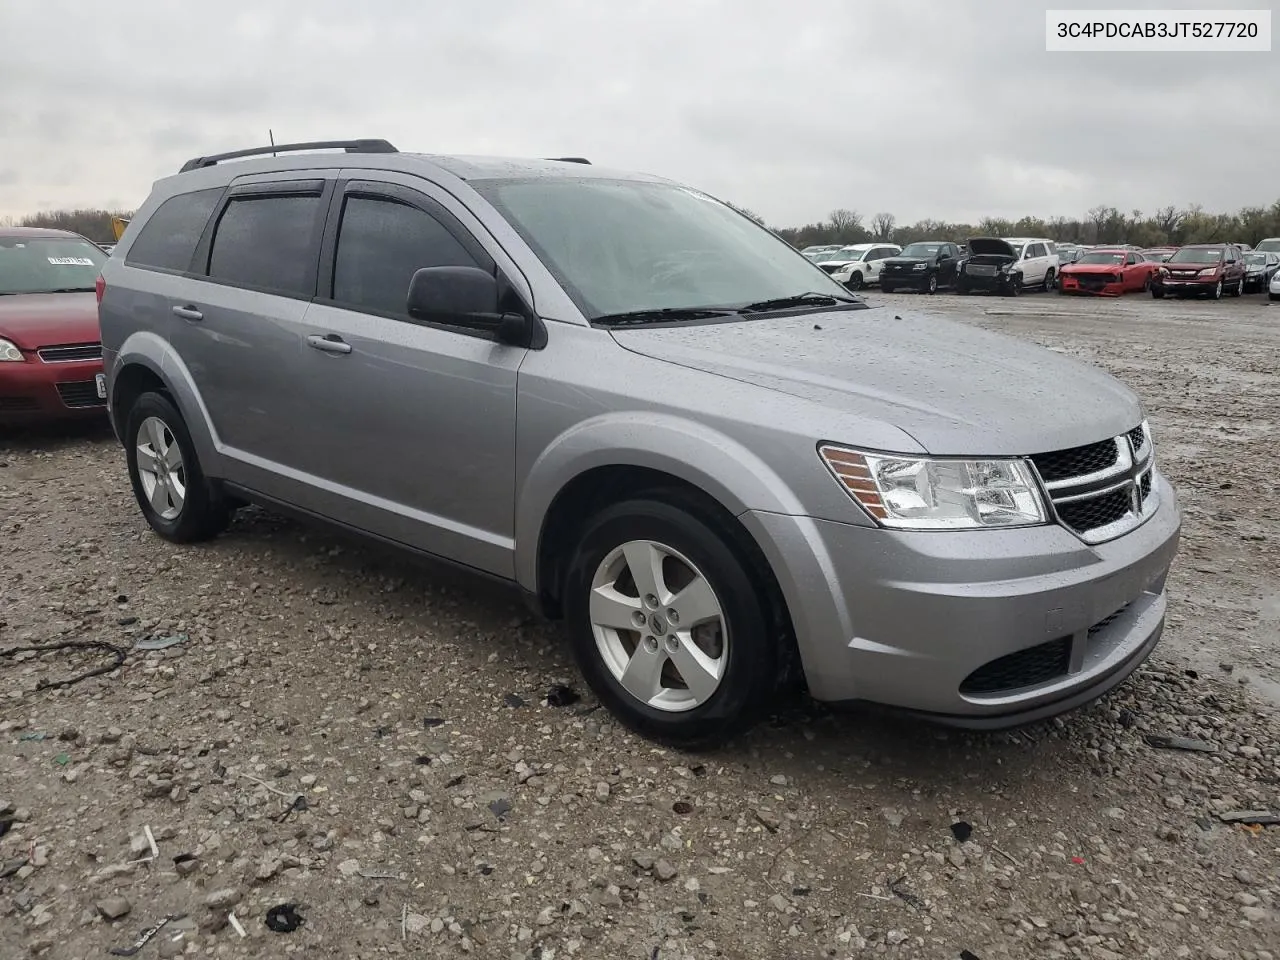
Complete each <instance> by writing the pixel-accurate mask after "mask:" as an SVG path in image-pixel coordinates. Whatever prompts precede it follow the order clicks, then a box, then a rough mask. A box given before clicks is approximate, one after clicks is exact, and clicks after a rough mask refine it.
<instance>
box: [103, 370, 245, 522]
mask: <svg viewBox="0 0 1280 960" xmlns="http://www.w3.org/2000/svg"><path fill="white" fill-rule="evenodd" d="M124 441H125V459H126V462H127V464H128V468H129V481H130V483H131V484H132V485H133V495H134V497H135V498H136V499H137V501H138V506H139V507H141V508H142V515H143V517H145V518H146V521H147V523H148V524H150V526H151V529H152V530H154V531H155V532H156V533H158V534H159V535H160V536H162V537H164V538H165V539H166V540H172V541H173V542H175V543H194V542H197V541H200V540H209V539H211V538H213V537H216V536H217V535H218V534H220V533H221V532H222V531H223V530H225V529H226V528H227V525H228V524H229V523H230V522H231V509H230V507H229V506H228V505H227V503H226V502H225V501H224V500H223V498H222V496H221V495H220V494H219V493H218V491H217V490H216V489H215V488H214V487H213V486H212V484H210V483H209V481H208V480H207V479H206V478H205V475H204V471H202V470H201V469H200V461H199V460H198V459H197V457H196V451H195V445H194V444H193V443H192V442H191V434H190V433H189V432H188V431H187V425H186V423H185V422H184V421H183V419H182V414H180V413H179V412H178V408H177V407H175V406H174V404H173V401H172V400H170V399H169V398H168V397H166V396H165V395H164V394H160V393H144V394H143V395H142V396H140V397H139V398H138V399H137V400H136V401H135V402H134V404H133V406H132V407H131V408H130V410H129V413H128V417H127V419H126V426H125V431H124Z"/></svg>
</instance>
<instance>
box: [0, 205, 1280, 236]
mask: <svg viewBox="0 0 1280 960" xmlns="http://www.w3.org/2000/svg"><path fill="white" fill-rule="evenodd" d="M730 206H733V208H734V209H735V210H737V211H739V212H740V213H742V214H744V215H745V216H748V217H750V218H751V219H753V220H755V221H756V222H758V223H761V224H764V222H765V221H764V218H762V217H761V216H760V215H759V214H757V213H754V212H753V211H751V210H749V209H747V208H745V207H739V206H736V205H734V204H730ZM132 215H133V212H132V211H129V210H96V209H80V210H50V211H47V212H45V213H36V214H31V215H30V216H26V217H19V218H14V217H7V218H0V225H5V226H23V227H50V228H54V229H58V230H70V231H71V232H73V233H78V234H81V235H82V236H85V237H88V238H89V239H90V240H93V241H94V242H96V243H110V242H112V241H113V240H115V234H114V232H113V231H112V229H111V218H112V217H124V218H125V219H128V218H129V217H131V216H132ZM771 229H772V230H773V232H774V233H776V234H777V235H778V236H780V237H782V238H783V239H784V240H786V241H788V242H790V243H792V244H794V245H795V246H797V247H807V246H810V245H812V244H820V243H863V242H866V241H871V240H884V241H892V242H896V243H909V242H911V241H912V240H927V239H949V240H961V241H962V240H965V239H967V238H968V237H976V236H995V237H1028V236H1029V237H1048V238H1049V239H1051V240H1057V241H1060V242H1062V241H1074V242H1077V243H1135V244H1139V245H1141V246H1158V245H1161V244H1175V245H1176V244H1183V243H1209V242H1213V241H1217V240H1231V241H1236V242H1244V243H1250V244H1255V243H1257V242H1258V241H1259V240H1261V239H1263V238H1264V237H1280V200H1277V201H1276V202H1275V203H1273V204H1271V206H1269V207H1245V208H1243V209H1242V210H1240V211H1238V212H1237V213H1208V212H1206V211H1205V210H1204V208H1203V207H1201V206H1200V205H1199V204H1192V205H1191V206H1189V207H1185V208H1179V207H1174V206H1168V207H1161V208H1160V209H1158V210H1156V211H1154V212H1153V213H1150V214H1144V213H1143V212H1142V211H1141V210H1131V211H1130V212H1129V213H1122V212H1121V211H1120V210H1118V209H1117V208H1116V207H1108V206H1096V207H1094V208H1093V209H1091V210H1090V211H1089V212H1088V213H1087V214H1086V215H1085V216H1084V217H1083V218H1081V219H1075V220H1073V219H1070V218H1067V217H1051V218H1050V219H1048V220H1044V219H1041V218H1039V217H1030V216H1028V217H1023V218H1022V219H1020V220H1003V219H998V218H995V217H986V218H983V219H982V220H980V221H979V222H978V223H976V224H970V223H948V222H947V221H944V220H932V219H925V220H920V221H918V222H916V223H913V224H909V225H902V226H900V225H899V224H898V220H897V217H895V216H894V215H893V214H892V213H888V212H881V213H876V214H873V215H872V216H871V217H870V218H867V217H866V216H864V215H863V214H862V213H860V212H858V211H857V210H852V209H849V208H847V207H839V208H837V209H835V210H832V211H831V213H830V214H829V215H828V217H827V219H826V221H824V222H822V223H810V224H806V225H804V226H801V227H771Z"/></svg>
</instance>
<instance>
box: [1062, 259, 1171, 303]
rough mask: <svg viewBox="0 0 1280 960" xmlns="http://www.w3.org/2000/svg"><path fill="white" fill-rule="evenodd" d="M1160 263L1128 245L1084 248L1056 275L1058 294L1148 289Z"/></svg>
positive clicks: (1111, 294)
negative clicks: (1083, 250) (1082, 252)
mask: <svg viewBox="0 0 1280 960" xmlns="http://www.w3.org/2000/svg"><path fill="white" fill-rule="evenodd" d="M1159 266H1160V264H1159V263H1157V262H1156V261H1154V260H1148V259H1147V258H1146V257H1144V256H1143V255H1142V254H1141V253H1139V252H1138V251H1136V250H1131V249H1129V248H1127V247H1099V248H1096V249H1093V250H1086V251H1085V252H1084V254H1083V255H1081V257H1080V259H1079V260H1077V261H1075V262H1074V263H1068V264H1065V265H1063V267H1062V271H1061V273H1060V274H1059V275H1058V292H1059V293H1091V294H1095V295H1097V296H1100V297H1118V296H1120V295H1121V294H1125V293H1131V292H1137V291H1140V290H1149V289H1150V288H1151V277H1152V275H1153V274H1154V273H1155V272H1156V270H1157V269H1158V268H1159Z"/></svg>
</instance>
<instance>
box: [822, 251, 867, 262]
mask: <svg viewBox="0 0 1280 960" xmlns="http://www.w3.org/2000/svg"><path fill="white" fill-rule="evenodd" d="M861 256H862V251H861V250H850V249H849V248H848V247H841V248H840V249H839V250H828V251H826V252H825V253H824V254H823V255H822V256H820V257H818V259H817V260H816V261H815V262H816V263H831V262H832V261H835V260H838V261H841V262H843V261H845V260H857V259H858V258H859V257H861Z"/></svg>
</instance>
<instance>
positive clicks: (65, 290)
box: [45, 287, 94, 293]
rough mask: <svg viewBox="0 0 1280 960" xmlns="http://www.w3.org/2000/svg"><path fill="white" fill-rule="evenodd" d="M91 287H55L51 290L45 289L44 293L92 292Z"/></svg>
mask: <svg viewBox="0 0 1280 960" xmlns="http://www.w3.org/2000/svg"><path fill="white" fill-rule="evenodd" d="M93 292H94V288H93V287H56V288H55V289H53V290H46V291H45V293H93Z"/></svg>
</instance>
